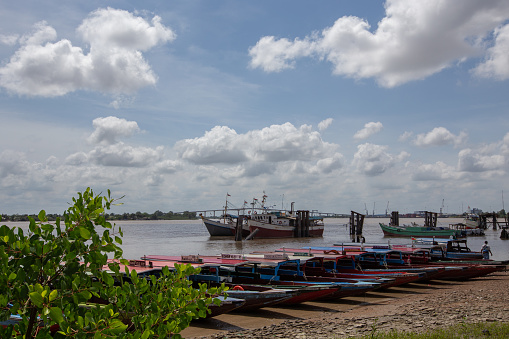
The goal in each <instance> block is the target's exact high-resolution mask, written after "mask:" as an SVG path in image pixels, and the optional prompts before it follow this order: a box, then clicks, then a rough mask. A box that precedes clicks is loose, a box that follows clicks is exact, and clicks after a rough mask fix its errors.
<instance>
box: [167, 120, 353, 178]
mask: <svg viewBox="0 0 509 339" xmlns="http://www.w3.org/2000/svg"><path fill="white" fill-rule="evenodd" d="M336 149H337V145H334V144H330V143H327V142H324V141H323V140H322V139H321V136H320V134H319V132H317V131H314V130H312V128H311V127H310V126H308V125H303V126H301V127H299V128H296V127H295V126H293V125H292V124H291V123H285V124H282V125H272V126H270V127H266V128H263V129H261V130H253V131H249V132H247V133H245V134H237V132H236V131H235V130H233V129H231V128H228V127H225V126H216V127H214V128H212V130H210V131H207V132H206V133H205V134H204V135H203V136H202V137H199V138H195V139H185V140H181V141H179V142H177V143H176V145H175V151H176V152H177V154H178V156H179V158H181V159H182V160H185V161H188V162H190V163H192V164H198V165H215V166H236V167H235V170H234V171H231V172H230V173H231V175H234V176H245V177H256V176H260V175H263V174H269V173H276V172H277V173H279V174H281V173H282V172H284V173H288V171H294V172H301V173H330V172H332V171H333V170H336V169H340V168H341V167H342V166H343V156H342V155H341V154H340V153H337V152H336Z"/></svg>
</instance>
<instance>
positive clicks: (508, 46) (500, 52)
mask: <svg viewBox="0 0 509 339" xmlns="http://www.w3.org/2000/svg"><path fill="white" fill-rule="evenodd" d="M494 36H495V43H494V45H493V46H492V47H491V48H489V49H488V50H487V53H486V60H485V61H484V62H482V63H481V64H479V65H478V66H477V67H476V68H475V69H474V70H473V73H474V74H475V75H477V76H479V77H483V78H494V79H497V80H506V79H508V78H509V25H505V26H502V27H499V28H497V29H495V32H494Z"/></svg>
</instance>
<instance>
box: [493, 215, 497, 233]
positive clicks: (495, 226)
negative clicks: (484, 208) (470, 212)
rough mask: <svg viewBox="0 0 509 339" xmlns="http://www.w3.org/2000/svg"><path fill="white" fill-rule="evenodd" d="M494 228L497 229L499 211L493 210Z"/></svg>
mask: <svg viewBox="0 0 509 339" xmlns="http://www.w3.org/2000/svg"><path fill="white" fill-rule="evenodd" d="M493 229H494V230H496V229H497V213H495V212H493Z"/></svg>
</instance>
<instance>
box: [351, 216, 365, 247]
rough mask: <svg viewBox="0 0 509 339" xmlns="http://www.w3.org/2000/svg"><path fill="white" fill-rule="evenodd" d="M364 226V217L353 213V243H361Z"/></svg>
mask: <svg viewBox="0 0 509 339" xmlns="http://www.w3.org/2000/svg"><path fill="white" fill-rule="evenodd" d="M363 225H364V215H363V214H360V213H357V212H354V211H351V214H350V236H351V238H352V241H353V242H360V241H361V238H362V226H363Z"/></svg>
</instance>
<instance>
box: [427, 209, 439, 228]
mask: <svg viewBox="0 0 509 339" xmlns="http://www.w3.org/2000/svg"><path fill="white" fill-rule="evenodd" d="M437 218H438V213H436V212H429V211H424V226H425V227H437Z"/></svg>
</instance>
